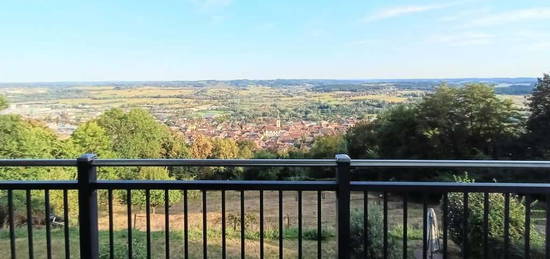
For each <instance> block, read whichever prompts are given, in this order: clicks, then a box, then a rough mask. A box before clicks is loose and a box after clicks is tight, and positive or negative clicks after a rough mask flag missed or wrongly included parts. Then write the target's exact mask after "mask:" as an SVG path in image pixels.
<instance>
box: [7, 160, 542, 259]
mask: <svg viewBox="0 0 550 259" xmlns="http://www.w3.org/2000/svg"><path fill="white" fill-rule="evenodd" d="M147 166H149V167H157V166H162V167H167V166H183V167H213V166H216V167H217V166H224V167H315V168H334V169H335V171H336V177H335V179H334V180H326V181H241V180H194V181H176V180H170V181H162V180H145V181H144V180H139V181H138V180H98V179H97V168H102V167H147ZM0 167H76V168H77V169H78V178H77V180H72V181H71V180H64V181H0V190H1V191H4V192H5V193H6V194H7V213H8V217H7V218H8V224H7V225H8V228H9V249H10V252H9V254H10V255H11V258H16V257H18V256H25V257H27V256H28V257H29V258H34V257H37V256H36V254H37V252H36V251H35V249H34V242H35V239H36V237H33V220H32V219H33V216H32V213H33V208H32V202H31V199H32V197H31V195H32V192H31V191H36V190H42V191H43V192H44V211H45V212H46V213H45V216H44V217H45V218H44V224H45V226H44V227H45V233H46V251H45V257H46V258H52V237H51V224H52V221H51V219H50V215H49V213H48V212H49V211H50V209H51V208H50V192H51V191H53V190H57V191H61V192H62V195H63V196H62V198H63V199H62V200H63V220H64V221H65V222H68V220H69V211H68V210H69V209H68V208H69V203H71V202H75V201H71V200H69V198H68V192H69V191H77V192H78V215H79V216H78V217H79V218H78V226H79V242H78V244H79V253H80V258H99V256H100V254H99V237H98V232H99V229H98V218H99V217H98V194H97V192H98V190H100V191H105V192H106V193H107V194H108V195H107V200H108V225H109V227H108V229H109V231H108V233H109V234H108V239H109V241H108V243H109V245H108V253H106V254H107V258H115V252H114V249H115V248H114V237H113V235H114V234H113V233H114V223H113V191H114V190H122V191H125V192H126V200H128V201H131V200H132V190H144V192H145V202H146V205H145V210H146V224H147V226H146V255H145V257H146V258H151V257H154V255H152V252H151V251H152V247H151V244H152V237H151V223H150V222H151V220H150V214H151V212H150V209H151V205H150V198H151V191H153V190H155V191H157V190H160V191H163V192H164V206H163V207H164V215H165V224H164V227H165V235H164V245H165V252H164V257H166V258H171V257H172V256H171V249H170V238H171V237H170V234H169V232H170V231H172V229H171V227H170V210H169V206H170V205H169V191H172V190H180V191H182V193H183V214H184V218H183V220H184V227H183V229H182V231H183V233H184V234H183V240H184V241H183V242H184V246H183V251H182V255H181V256H182V257H184V258H191V257H190V254H189V249H190V248H189V234H188V224H189V222H188V191H189V190H199V191H202V192H201V193H202V246H203V248H202V256H203V258H207V257H208V250H209V249H208V244H209V240H208V235H207V234H206V233H207V232H208V231H209V230H208V224H207V221H208V218H207V213H208V212H207V211H208V210H207V199H206V193H207V191H208V192H213V191H219V192H220V193H221V204H220V205H221V221H220V223H221V228H222V231H221V235H222V237H221V249H222V252H221V256H222V258H226V257H227V248H226V228H227V218H226V216H227V215H226V195H225V194H226V191H237V192H240V208H239V209H240V215H241V216H240V218H239V220H240V224H239V226H240V230H239V231H240V256H241V258H245V257H248V256H249V255H247V253H246V252H247V251H246V246H245V234H244V233H245V231H246V230H245V227H246V224H245V222H244V220H245V217H244V215H246V211H245V206H244V203H245V201H244V192H245V191H258V192H259V194H260V196H259V207H260V209H259V214H260V217H259V238H258V242H259V257H260V258H264V257H267V255H266V252H265V248H264V240H265V232H264V196H263V195H264V192H266V191H275V192H278V201H277V202H278V205H279V206H278V228H279V229H278V231H279V232H278V233H279V234H278V244H277V245H278V250H279V251H278V252H279V254H278V257H279V258H283V255H284V253H283V249H284V245H285V244H284V243H285V240H284V239H285V238H284V236H283V235H282V233H283V231H284V227H283V203H284V202H285V201H284V199H283V193H284V192H287V191H293V192H297V204H298V209H297V213H298V217H297V218H298V222H297V224H298V228H297V230H298V237H297V242H298V244H297V247H296V249H297V251H296V255H297V257H298V258H302V257H304V256H305V255H304V252H303V244H302V239H303V226H302V217H303V215H302V203H303V196H302V192H306V191H307V192H315V193H316V197H317V208H316V217H317V226H316V227H317V229H316V230H317V237H318V238H317V244H316V254H313V255H312V254H308V255H307V256H306V257H308V258H311V257H317V258H321V257H322V256H323V254H322V253H323V249H322V240H321V238H320V237H321V235H322V228H323V226H322V223H321V222H322V221H321V218H322V217H323V211H322V208H321V196H322V194H323V192H335V193H336V199H335V200H336V204H334V206H335V212H336V220H335V226H336V228H335V237H336V242H335V247H334V249H335V250H336V256H337V257H338V258H351V257H352V256H353V254H352V251H353V249H355V247H350V246H351V238H352V237H351V232H350V227H351V226H350V216H351V215H350V214H351V211H352V210H351V208H350V207H351V206H350V197H351V195H352V193H358V192H359V193H361V194H362V195H363V201H364V204H363V208H362V209H363V221H364V223H363V231H364V234H363V237H364V238H363V240H362V244H361V246H362V248H363V249H362V251H364V252H365V254H364V256H365V257H366V255H367V251H368V248H369V246H371V245H372V242H373V240H369V238H368V236H369V235H368V231H369V230H368V226H369V224H368V220H369V215H368V212H369V210H368V207H369V202H368V195H369V193H379V194H380V199H381V206H382V215H383V218H382V219H383V223H382V224H383V226H382V227H383V233H382V234H383V236H382V250H381V251H380V255H381V257H383V258H388V257H389V254H391V253H390V252H391V251H389V250H390V249H391V247H390V246H389V244H388V239H389V237H388V235H389V226H388V218H389V217H388V196H389V195H388V194H389V193H392V194H398V195H402V197H403V199H402V200H401V201H402V204H403V207H402V213H403V215H402V226H403V229H402V232H403V233H402V237H403V238H402V244H400V247H401V254H402V257H403V258H409V257H410V256H411V251H410V250H408V247H409V244H408V242H409V240H408V235H407V231H408V226H409V225H410V222H408V219H409V216H408V213H409V212H408V209H407V208H408V203H409V202H410V201H409V200H408V197H409V194H411V193H419V194H421V195H424V196H423V197H424V199H423V200H422V201H423V202H422V226H423V227H422V252H421V256H422V257H423V258H428V257H429V254H428V239H429V237H428V233H427V224H428V220H427V210H428V207H427V200H426V195H428V194H433V193H437V194H441V195H442V197H443V198H442V206H441V208H442V213H443V216H442V230H443V231H442V238H441V241H442V248H441V252H440V254H441V256H442V257H443V258H447V257H449V252H448V239H449V233H448V224H449V219H448V216H449V215H448V213H449V212H448V207H449V204H448V203H449V197H448V195H449V193H462V194H463V200H462V202H463V209H464V215H467V214H468V211H469V207H468V206H469V204H468V202H469V200H468V198H469V194H471V193H483V197H484V203H483V204H484V205H483V206H484V207H483V211H484V213H483V219H482V221H483V227H482V232H483V233H482V234H483V255H484V256H485V257H489V254H490V253H489V250H490V249H491V247H489V243H488V242H489V241H488V240H489V238H488V235H489V219H488V216H489V210H490V209H491V207H490V206H491V204H489V194H490V193H499V194H503V195H504V197H505V199H504V202H505V204H504V219H503V220H504V226H503V227H504V235H503V238H504V244H505V251H504V256H505V257H508V256H509V254H508V248H507V247H508V244H509V243H510V240H509V236H510V233H509V231H510V229H509V224H510V215H509V213H510V207H509V206H510V194H521V195H525V204H526V205H527V206H526V207H525V208H526V209H525V215H524V216H525V228H524V230H525V231H524V233H523V236H524V239H523V240H524V251H523V256H522V257H524V258H529V257H530V255H531V247H530V241H531V234H530V230H531V206H530V202H531V201H532V200H533V198H532V196H531V195H532V194H537V195H542V197H546V201H545V205H546V208H550V184H527V183H452V182H387V181H384V182H382V181H351V180H350V179H351V178H350V177H351V171H352V169H361V168H384V167H390V168H535V169H544V168H547V169H550V162H545V161H486V160H483V161H482V160H477V161H466V160H446V161H442V160H351V159H350V158H349V157H348V156H347V155H337V156H336V158H335V159H300V160H290V159H254V160H217V159H208V160H189V159H137V160H131V159H96V158H95V157H94V155H91V154H85V155H83V156H81V157H80V158H78V159H76V160H72V159H69V160H36V159H33V160H25V159H23V160H22V159H13V160H0ZM15 191H20V192H25V198H26V228H27V240H26V241H27V245H26V246H27V248H28V251H25V253H24V255H20V254H21V253H22V252H21V250H18V249H17V246H18V244H17V242H16V226H15V223H14V221H15V220H14V219H15V218H14V202H13V200H14V192H15ZM132 205H133V204H132V203H131V202H128V203H127V208H126V211H127V223H128V226H127V243H126V248H127V255H128V258H135V256H134V255H133V249H134V247H133V245H134V243H133V242H132V240H133V236H132V235H133V228H132V220H133V219H132V216H131V214H132V209H133V208H132ZM545 217H546V221H545V222H546V230H545V232H544V233H545V234H546V233H550V232H549V231H550V224H549V223H550V220H549V218H550V213H546V215H545ZM466 218H467V217H466ZM468 228H469V222H468V220H465V221H464V223H463V232H462V233H463V235H462V239H463V240H465V241H464V242H462V247H460V251H461V253H460V255H461V256H462V257H464V258H466V257H468V256H469V253H468V251H469V249H470V247H469V242H467V240H468ZM63 232H64V234H63V237H64V253H63V255H64V257H65V258H71V257H77V256H78V255H71V247H70V246H71V242H70V240H71V231H70V230H69V224H64V225H63ZM545 236H546V235H545ZM73 238H74V237H73ZM544 244H545V248H546V253H545V256H546V258H550V253H549V252H550V240H549V238H545V240H544ZM18 253H19V254H18ZM40 255H44V253H43V252H40ZM355 256H357V255H355ZM39 257H44V256H39ZM269 257H273V254H270V255H269Z"/></svg>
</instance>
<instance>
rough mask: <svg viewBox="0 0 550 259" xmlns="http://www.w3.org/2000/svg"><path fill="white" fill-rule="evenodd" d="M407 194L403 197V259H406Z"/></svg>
mask: <svg viewBox="0 0 550 259" xmlns="http://www.w3.org/2000/svg"><path fill="white" fill-rule="evenodd" d="M408 207H409V204H408V193H404V195H403V259H407V241H408V236H407V220H408V217H409V212H408V210H409V208H408Z"/></svg>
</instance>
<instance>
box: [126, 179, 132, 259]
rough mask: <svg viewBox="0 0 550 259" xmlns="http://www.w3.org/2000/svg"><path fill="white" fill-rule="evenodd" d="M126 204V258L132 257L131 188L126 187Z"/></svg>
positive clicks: (130, 258)
mask: <svg viewBox="0 0 550 259" xmlns="http://www.w3.org/2000/svg"><path fill="white" fill-rule="evenodd" d="M126 203H127V204H126V206H127V208H128V209H127V210H128V211H127V213H128V215H127V216H128V258H129V259H132V258H133V253H132V252H133V251H132V248H133V239H132V190H130V189H128V190H126Z"/></svg>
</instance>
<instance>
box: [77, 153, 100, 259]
mask: <svg viewBox="0 0 550 259" xmlns="http://www.w3.org/2000/svg"><path fill="white" fill-rule="evenodd" d="M95 158H96V156H95V155H94V154H84V155H82V156H81V157H79V158H78V159H77V166H78V219H79V226H80V258H82V259H97V258H98V257H99V245H98V234H97V231H98V228H97V190H96V189H95V188H94V187H93V186H92V184H93V183H95V182H96V181H97V173H96V167H95V166H93V165H92V162H93V161H94V159H95Z"/></svg>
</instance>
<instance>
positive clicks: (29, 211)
mask: <svg viewBox="0 0 550 259" xmlns="http://www.w3.org/2000/svg"><path fill="white" fill-rule="evenodd" d="M31 198H32V197H31V190H27V192H26V199H27V241H28V243H29V245H28V246H29V259H33V258H34V247H33V237H32V204H31V200H32V199H31Z"/></svg>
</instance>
